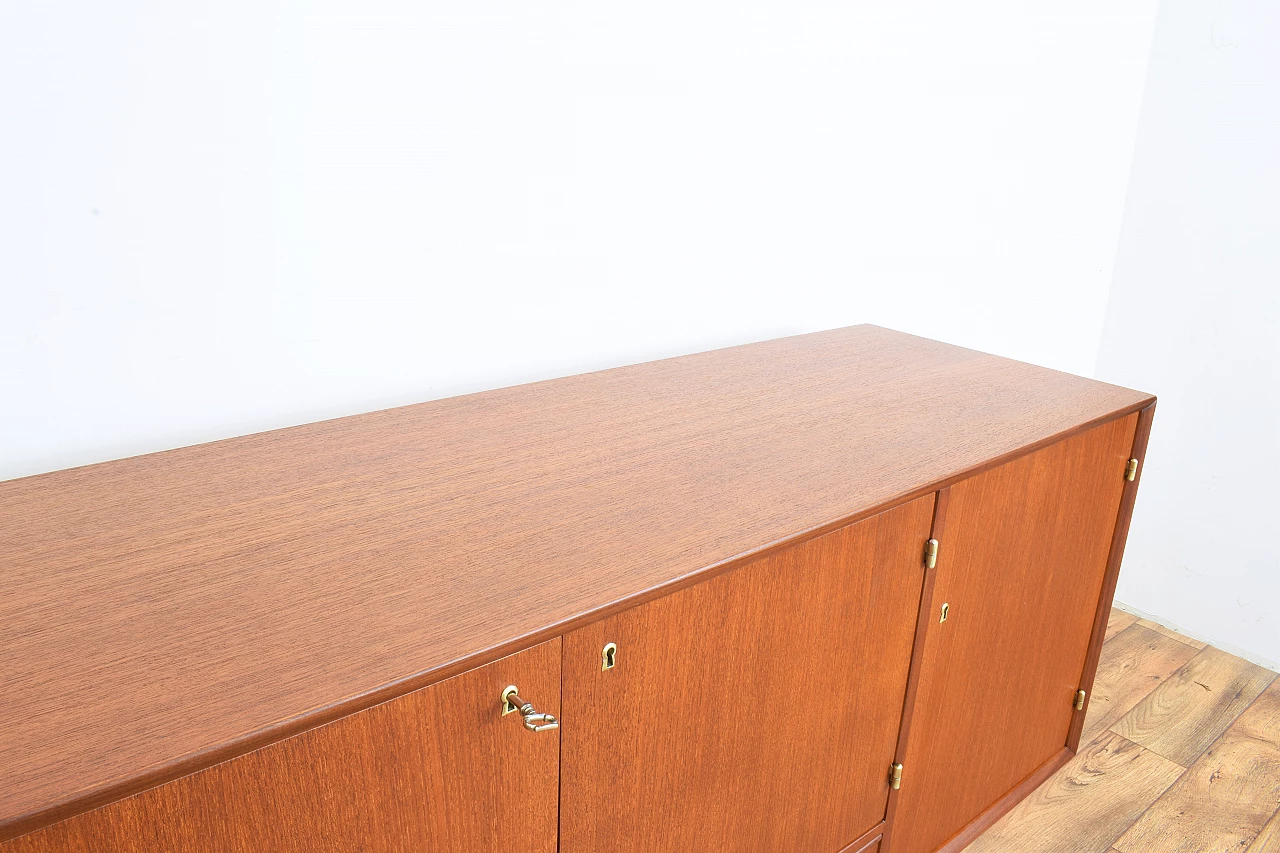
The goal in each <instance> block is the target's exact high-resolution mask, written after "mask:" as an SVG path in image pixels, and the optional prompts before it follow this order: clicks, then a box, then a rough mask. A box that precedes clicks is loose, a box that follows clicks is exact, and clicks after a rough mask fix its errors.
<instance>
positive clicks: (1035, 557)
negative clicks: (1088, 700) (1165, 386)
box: [890, 414, 1137, 853]
mask: <svg viewBox="0 0 1280 853" xmlns="http://www.w3.org/2000/svg"><path fill="white" fill-rule="evenodd" d="M1136 427H1137V415H1136V414H1134V415H1130V416H1128V417H1126V418H1123V419H1119V420H1115V421H1112V422H1110V423H1107V424H1105V425H1103V426H1099V427H1096V428H1094V429H1092V430H1090V431H1088V432H1086V433H1082V434H1079V435H1076V436H1073V437H1072V438H1069V439H1067V440H1065V441H1063V442H1060V443H1058V444H1055V445H1053V446H1051V447H1048V448H1045V449H1042V450H1039V451H1037V452H1035V453H1033V454H1030V455H1028V456H1024V457H1021V458H1019V459H1016V460H1014V461H1012V462H1008V463H1006V464H1004V465H1001V466H1000V467H998V468H994V469H991V470H989V471H986V472H984V473H982V474H979V475H977V476H975V477H972V478H970V479H966V480H964V481H962V482H960V483H957V484H955V485H954V486H952V487H951V495H950V504H949V506H948V508H947V518H946V540H945V541H942V540H939V542H940V549H939V555H938V572H937V579H936V581H935V585H934V590H933V599H934V602H935V604H939V603H941V602H946V603H948V604H949V606H950V607H949V616H948V619H947V621H946V622H942V621H940V608H939V607H937V606H935V608H934V610H935V612H936V613H937V614H938V615H937V616H936V618H935V619H934V620H933V623H932V624H931V625H930V629H929V632H928V634H927V636H926V640H925V652H924V660H923V664H922V666H921V675H920V687H919V693H918V696H917V698H916V707H915V719H914V720H913V722H912V729H911V730H912V737H911V738H910V740H909V742H908V744H907V752H906V755H907V758H906V760H905V761H903V762H902V763H903V766H904V782H903V786H902V790H901V792H900V796H899V798H898V804H897V813H896V815H895V817H894V822H893V826H892V828H891V830H890V832H891V840H892V845H893V853H932V851H935V850H937V849H938V848H939V847H941V846H942V845H943V844H944V843H945V842H946V841H947V840H948V839H949V838H951V837H952V836H954V835H956V834H957V833H959V832H960V831H961V830H962V829H963V828H964V827H965V826H967V825H968V824H969V823H970V822H972V821H973V820H974V819H975V818H976V817H977V816H978V815H980V814H982V813H983V812H984V811H986V810H987V809H988V808H989V807H990V806H991V805H992V804H994V803H995V802H996V801H997V800H999V799H1000V798H1001V797H1002V796H1004V794H1005V793H1006V792H1008V791H1009V790H1011V789H1012V788H1014V787H1015V786H1016V785H1018V783H1019V782H1021V781H1022V780H1023V779H1025V778H1027V777H1028V776H1030V775H1031V774H1032V773H1033V772H1034V771H1036V770H1037V768H1040V767H1042V766H1043V765H1044V764H1045V763H1046V762H1047V761H1049V760H1050V759H1051V758H1052V757H1053V756H1055V755H1057V754H1058V753H1059V752H1061V751H1062V750H1063V749H1064V748H1065V747H1066V743H1067V736H1068V731H1069V728H1070V725H1071V722H1072V718H1073V708H1072V700H1073V698H1074V695H1075V692H1076V689H1077V688H1078V687H1079V678H1080V674H1081V672H1082V670H1083V668H1084V665H1085V658H1086V655H1087V653H1088V650H1089V644H1090V639H1091V637H1092V636H1093V629H1094V626H1095V621H1096V617H1097V606H1098V602H1099V599H1100V596H1101V595H1102V588H1103V581H1104V576H1105V573H1106V570H1107V566H1108V560H1109V556H1110V553H1111V545H1112V533H1113V529H1114V528H1115V524H1116V519H1117V517H1118V512H1119V508H1120V501H1121V497H1122V494H1123V492H1124V486H1125V480H1124V477H1123V472H1124V465H1125V462H1126V460H1128V458H1129V452H1130V450H1131V448H1132V446H1133V438H1134V433H1135V429H1136ZM1101 626H1105V616H1104V617H1103V620H1102V622H1101V624H1100V627H1101ZM1099 633H1100V632H1099ZM908 773H909V774H910V777H909V781H907V780H906V776H907V774H908Z"/></svg>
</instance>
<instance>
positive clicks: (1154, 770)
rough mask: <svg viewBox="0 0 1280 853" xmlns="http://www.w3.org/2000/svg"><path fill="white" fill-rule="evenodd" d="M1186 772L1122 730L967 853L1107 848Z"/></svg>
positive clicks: (1086, 752)
mask: <svg viewBox="0 0 1280 853" xmlns="http://www.w3.org/2000/svg"><path fill="white" fill-rule="evenodd" d="M1181 773H1182V768H1181V767H1179V766H1178V765H1177V764H1174V763H1173V762H1172V761H1169V760H1167V759H1164V758H1161V757H1160V756H1159V755H1156V754H1155V753H1153V752H1150V751H1148V750H1145V749H1143V748H1142V747H1140V746H1138V745H1137V744H1135V743H1132V742H1130V741H1127V740H1125V739H1124V738H1122V737H1120V736H1119V735H1116V734H1105V735H1103V736H1102V737H1100V738H1099V739H1098V740H1096V741H1094V742H1093V743H1091V744H1089V745H1088V746H1086V747H1084V748H1082V749H1081V751H1080V753H1079V754H1078V755H1076V756H1075V758H1073V759H1071V761H1070V762H1068V763H1067V765H1066V766H1064V767H1063V768H1062V769H1061V770H1059V771H1058V772H1057V773H1055V774H1054V775H1053V777H1052V778H1051V779H1050V780H1049V781H1048V782H1046V783H1045V784H1043V785H1041V786H1040V787H1039V788H1038V789H1036V791H1035V793H1033V794H1032V795H1031V796H1029V797H1028V798H1027V799H1025V800H1023V801H1022V802H1021V803H1019V804H1018V805H1017V806H1015V807H1014V809H1013V810H1012V811H1010V812H1009V813H1008V814H1007V815H1005V816H1004V817H1003V818H1001V819H1000V821H999V822H997V823H996V824H995V825H994V826H993V827H992V828H991V829H989V830H987V831H986V832H985V833H983V835H982V836H981V837H979V838H978V839H977V840H976V841H974V842H973V844H971V845H969V847H968V848H966V853H997V851H999V853H1009V851H1017V853H1078V851H1093V850H1106V849H1107V847H1109V846H1110V845H1111V844H1112V842H1114V841H1115V840H1116V839H1117V838H1119V837H1120V836H1121V834H1123V833H1124V831H1125V829H1127V828H1128V827H1129V826H1130V825H1131V824H1132V823H1133V821H1134V820H1136V819H1137V818H1138V816H1139V815H1141V814H1142V813H1143V811H1144V810H1146V809H1147V807H1148V806H1150V805H1151V803H1153V802H1155V800H1156V799H1157V798H1158V797H1159V796H1160V794H1161V793H1163V792H1164V790H1165V789H1166V788H1168V787H1169V785H1171V784H1173V782H1174V781H1175V780H1176V779H1177V778H1178V776H1179V775H1180V774H1181Z"/></svg>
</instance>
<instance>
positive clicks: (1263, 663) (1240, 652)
mask: <svg viewBox="0 0 1280 853" xmlns="http://www.w3.org/2000/svg"><path fill="white" fill-rule="evenodd" d="M1113 604H1114V605H1115V607H1116V609H1117V610H1123V611H1124V612H1125V613H1131V614H1133V615H1134V616H1137V617H1138V618H1139V619H1146V620H1148V621H1150V622H1155V623H1156V624H1157V625H1163V626H1164V627H1166V628H1168V629H1169V630H1170V631H1176V632H1177V633H1179V634H1181V635H1182V636H1184V637H1190V638H1192V639H1193V640H1199V641H1200V642H1202V643H1208V644H1209V645H1211V646H1213V647H1214V648H1217V649H1222V651H1224V652H1229V653H1231V654H1233V655H1235V656H1236V657H1238V658H1244V659H1245V660H1247V661H1248V662H1249V663H1255V664H1257V665H1258V666H1260V667H1262V668H1263V669H1269V670H1271V671H1272V672H1280V663H1276V662H1275V661H1273V660H1267V659H1266V658H1264V657H1259V656H1258V655H1255V654H1254V653H1253V652H1251V651H1248V650H1246V649H1242V648H1240V647H1238V646H1233V645H1231V644H1230V643H1221V642H1218V641H1217V640H1215V639H1213V638H1212V637H1206V636H1204V635H1202V634H1200V633H1197V632H1196V631H1189V630H1187V629H1186V628H1184V627H1182V626H1181V625H1178V624H1177V623H1175V622H1170V621H1169V620H1168V619H1165V618H1164V617H1163V616H1156V615H1155V614H1154V613H1144V612H1142V611H1141V610H1139V609H1138V608H1136V607H1131V606H1129V605H1128V604H1125V603H1124V602H1123V601H1116V602H1113Z"/></svg>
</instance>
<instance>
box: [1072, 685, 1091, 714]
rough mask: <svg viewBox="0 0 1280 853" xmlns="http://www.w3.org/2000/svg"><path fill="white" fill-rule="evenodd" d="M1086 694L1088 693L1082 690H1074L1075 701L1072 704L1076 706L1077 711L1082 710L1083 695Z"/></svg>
mask: <svg viewBox="0 0 1280 853" xmlns="http://www.w3.org/2000/svg"><path fill="white" fill-rule="evenodd" d="M1087 695H1088V694H1087V693H1085V692H1084V691H1083V690H1077V691H1076V701H1075V702H1074V703H1073V704H1074V705H1075V706H1076V710H1077V711H1083V710H1084V697H1085V696H1087Z"/></svg>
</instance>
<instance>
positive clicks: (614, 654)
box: [600, 643, 618, 670]
mask: <svg viewBox="0 0 1280 853" xmlns="http://www.w3.org/2000/svg"><path fill="white" fill-rule="evenodd" d="M617 662H618V644H617V643H608V644H606V645H605V647H604V650H603V651H601V652H600V669H601V670H606V669H613V667H614V665H615V664H617Z"/></svg>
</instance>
